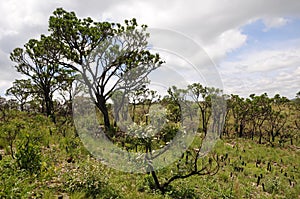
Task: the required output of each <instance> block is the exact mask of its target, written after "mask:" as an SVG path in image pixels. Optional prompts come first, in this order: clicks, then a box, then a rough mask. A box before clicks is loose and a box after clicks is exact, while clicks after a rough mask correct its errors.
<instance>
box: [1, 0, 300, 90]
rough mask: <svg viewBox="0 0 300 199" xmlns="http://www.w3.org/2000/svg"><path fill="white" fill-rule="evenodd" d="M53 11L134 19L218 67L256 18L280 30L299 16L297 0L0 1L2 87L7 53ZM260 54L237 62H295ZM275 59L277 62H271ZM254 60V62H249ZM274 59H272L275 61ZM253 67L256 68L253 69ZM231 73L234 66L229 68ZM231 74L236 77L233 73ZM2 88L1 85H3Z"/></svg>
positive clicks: (285, 55) (291, 57) (266, 67)
mask: <svg viewBox="0 0 300 199" xmlns="http://www.w3.org/2000/svg"><path fill="white" fill-rule="evenodd" d="M57 7H63V8H65V9H66V10H69V11H71V10H72V11H75V12H76V14H77V15H78V16H79V17H86V16H91V17H92V18H94V19H96V20H103V19H107V20H111V21H119V22H122V21H123V20H124V19H126V18H133V17H135V18H137V20H138V22H139V23H144V24H148V25H149V27H154V28H167V29H173V30H175V31H179V32H182V33H183V34H185V35H187V36H189V37H191V38H193V39H195V40H196V42H198V43H200V44H201V45H202V46H204V47H205V49H206V50H207V52H208V54H209V56H210V57H213V58H214V61H217V64H218V63H220V62H221V61H222V59H223V58H225V57H226V55H227V54H228V53H230V52H233V51H235V50H237V49H239V48H240V47H241V46H243V45H244V44H245V42H246V40H247V38H248V35H245V34H243V33H241V31H240V28H241V27H242V26H243V25H245V24H248V23H251V22H253V21H255V20H258V19H263V21H264V24H265V26H266V29H265V30H268V29H270V28H279V27H283V26H284V25H285V24H286V23H288V21H287V20H286V18H285V17H290V16H300V15H299V14H300V13H299V10H300V1H299V0H286V1H284V2H282V1H281V0H264V1H261V0H243V1H240V0H230V1H229V0H206V1H198V0H190V1H182V0H174V1H171V2H170V1H161V0H152V1H139V0H127V1H121V0H102V1H98V0H88V1H81V0H64V1H61V0H45V1H39V0H23V1H22V2H20V1H18V0H10V1H2V2H0V12H1V14H2V18H1V19H0V27H1V28H0V50H1V51H2V52H3V53H2V54H0V60H1V61H0V69H1V74H0V85H4V83H3V81H2V80H3V79H7V78H8V77H9V78H10V79H11V81H13V80H14V78H13V76H15V73H14V75H11V76H8V75H7V74H6V73H3V72H2V71H11V69H8V68H9V67H10V66H11V65H12V64H9V63H10V61H9V58H8V57H9V53H10V52H11V51H12V50H13V48H15V47H19V46H22V45H23V44H24V43H25V42H26V41H28V40H29V39H30V38H34V37H37V36H38V35H40V34H42V33H46V32H47V25H48V24H47V22H48V18H49V15H51V13H52V12H53V10H54V9H55V8H57ZM283 51H284V50H282V51H281V52H277V53H275V52H272V53H271V54H270V55H268V54H267V52H261V55H259V54H256V55H257V56H258V57H260V58H259V59H258V58H257V57H255V56H254V55H253V57H248V59H247V58H242V59H243V60H244V61H239V62H237V63H233V64H237V65H238V66H239V67H241V68H243V67H245V66H247V64H248V65H249V66H250V65H251V67H252V68H247V70H246V71H247V72H257V71H266V72H267V71H269V72H270V71H272V70H274V69H276V68H277V69H280V68H282V67H283V65H284V64H287V66H284V67H292V66H293V65H296V64H298V58H297V57H298V56H297V54H296V53H298V51H297V52H294V53H293V52H291V51H287V52H283ZM272 55H273V56H275V57H276V58H275V59H273V57H272ZM250 58H251V59H252V58H253V59H254V60H256V62H257V63H254V61H252V60H251V59H250ZM275 60H276V61H275ZM255 64H256V65H255ZM229 70H233V71H235V70H236V68H234V67H230V69H229ZM234 74H235V73H234ZM1 89H4V87H1Z"/></svg>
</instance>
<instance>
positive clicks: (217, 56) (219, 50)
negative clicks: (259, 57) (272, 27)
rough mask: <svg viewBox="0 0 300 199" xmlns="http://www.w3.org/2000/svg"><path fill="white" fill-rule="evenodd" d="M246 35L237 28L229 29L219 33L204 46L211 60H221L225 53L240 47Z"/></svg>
mask: <svg viewBox="0 0 300 199" xmlns="http://www.w3.org/2000/svg"><path fill="white" fill-rule="evenodd" d="M246 40H247V36H246V35H244V34H242V33H241V32H240V31H239V30H235V29H230V30H227V31H225V32H223V33H222V34H221V35H219V36H218V37H217V38H216V39H215V41H214V42H213V43H212V44H211V45H208V46H206V47H204V48H205V49H206V51H207V53H208V54H209V55H211V57H212V59H213V60H217V61H218V60H221V59H222V58H224V57H225V56H226V54H227V53H230V52H232V51H233V50H235V49H238V48H240V47H241V46H242V45H243V44H245V42H246Z"/></svg>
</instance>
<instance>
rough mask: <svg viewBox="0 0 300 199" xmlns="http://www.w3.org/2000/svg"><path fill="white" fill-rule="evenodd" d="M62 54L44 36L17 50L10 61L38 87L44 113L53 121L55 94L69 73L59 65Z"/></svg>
mask: <svg viewBox="0 0 300 199" xmlns="http://www.w3.org/2000/svg"><path fill="white" fill-rule="evenodd" d="M60 54H61V53H60V49H59V48H57V46H56V43H55V42H54V41H53V40H52V38H51V37H49V36H44V35H42V36H41V38H40V40H37V39H31V40H29V42H28V43H26V44H25V45H24V48H16V49H14V50H13V52H12V53H11V55H10V59H11V60H12V61H14V62H15V63H16V64H17V65H15V67H16V69H17V71H18V72H20V73H22V74H23V75H26V76H27V77H29V78H30V79H31V81H32V82H33V84H34V85H35V86H36V87H37V90H38V92H39V93H38V95H39V96H41V98H42V101H43V104H42V106H43V107H45V110H44V111H45V113H46V115H47V116H50V117H51V118H52V120H53V121H55V117H54V113H53V94H54V92H55V91H56V90H58V89H59V88H60V86H61V83H62V82H64V81H63V77H65V76H66V75H65V74H66V71H67V70H65V69H64V68H62V67H61V66H60V65H59V64H58V61H57V60H59V59H60Z"/></svg>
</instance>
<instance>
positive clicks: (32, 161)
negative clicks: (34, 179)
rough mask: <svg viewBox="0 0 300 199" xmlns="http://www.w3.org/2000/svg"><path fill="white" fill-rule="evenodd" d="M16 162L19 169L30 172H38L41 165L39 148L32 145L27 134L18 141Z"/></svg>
mask: <svg viewBox="0 0 300 199" xmlns="http://www.w3.org/2000/svg"><path fill="white" fill-rule="evenodd" d="M16 163H17V165H18V167H19V168H20V169H24V170H26V171H29V173H30V174H34V173H36V174H39V173H40V171H41V166H42V156H41V154H40V149H39V147H38V146H37V145H34V144H33V143H32V141H31V139H30V137H29V136H26V139H25V140H23V141H21V142H19V144H18V146H17V152H16Z"/></svg>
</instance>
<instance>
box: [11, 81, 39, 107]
mask: <svg viewBox="0 0 300 199" xmlns="http://www.w3.org/2000/svg"><path fill="white" fill-rule="evenodd" d="M33 92H34V91H33V86H32V84H31V81H30V79H27V80H25V79H21V80H15V81H14V82H13V86H12V87H11V88H9V89H8V90H7V91H6V95H12V96H14V97H15V98H16V99H17V100H18V101H19V103H20V109H21V111H24V106H25V104H26V102H27V100H28V98H29V96H30V95H32V93H33Z"/></svg>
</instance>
